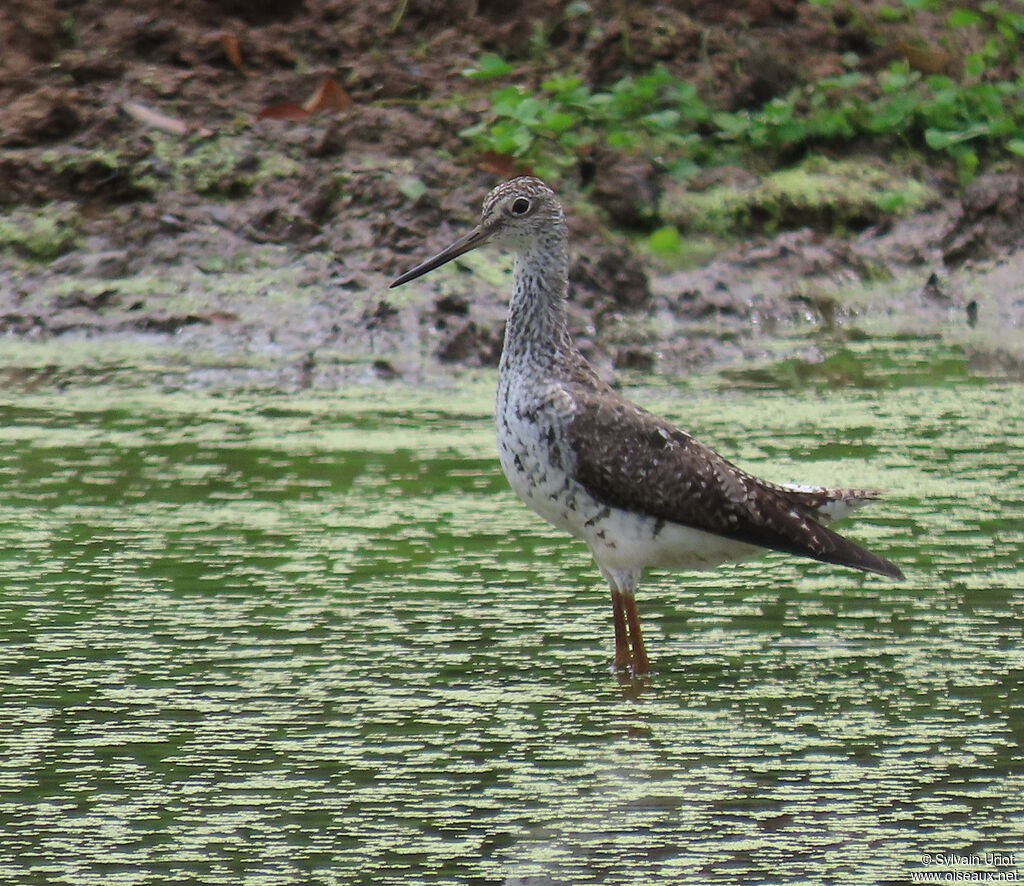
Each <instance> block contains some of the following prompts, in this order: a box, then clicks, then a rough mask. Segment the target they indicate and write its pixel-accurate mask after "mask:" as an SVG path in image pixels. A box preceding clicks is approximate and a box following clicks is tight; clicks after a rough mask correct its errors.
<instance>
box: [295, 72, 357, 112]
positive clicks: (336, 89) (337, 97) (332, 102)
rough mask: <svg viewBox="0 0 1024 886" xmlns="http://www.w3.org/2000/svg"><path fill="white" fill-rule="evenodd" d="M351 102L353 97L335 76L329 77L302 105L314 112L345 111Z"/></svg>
mask: <svg viewBox="0 0 1024 886" xmlns="http://www.w3.org/2000/svg"><path fill="white" fill-rule="evenodd" d="M350 104H352V99H351V98H350V97H349V94H348V93H347V92H345V90H344V88H343V87H342V85H341V84H340V83H339V82H338V81H337V80H335V79H334V78H333V77H328V78H327V79H326V80H324V81H323V82H322V83H321V84H320V85H319V86H318V87H317V88H316V91H315V92H314V93H313V94H312V95H311V96H310V97H309V98H308V99H306V101H305V102H303V105H302V107H304V108H305V109H306V110H307V111H309V113H311V114H313V113H315V112H316V111H343V110H345V108H347V107H348V106H349V105H350Z"/></svg>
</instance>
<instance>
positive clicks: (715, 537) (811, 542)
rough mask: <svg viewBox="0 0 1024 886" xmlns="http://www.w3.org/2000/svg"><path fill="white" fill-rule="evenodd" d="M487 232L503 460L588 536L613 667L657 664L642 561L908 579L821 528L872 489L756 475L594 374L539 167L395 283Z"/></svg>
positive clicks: (539, 505)
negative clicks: (570, 320) (797, 564)
mask: <svg viewBox="0 0 1024 886" xmlns="http://www.w3.org/2000/svg"><path fill="white" fill-rule="evenodd" d="M485 243H493V244H495V245H497V246H502V247H504V248H506V249H509V250H511V251H512V252H513V253H514V254H515V271H514V277H513V280H514V282H513V294H512V302H511V304H510V305H509V312H508V324H507V326H506V328H505V344H504V350H503V351H502V354H501V365H500V367H499V372H498V396H497V404H496V410H495V418H496V422H497V426H498V452H499V455H500V458H501V467H502V470H504V472H505V476H506V477H508V481H509V483H510V484H511V485H512V489H513V490H514V491H515V493H516V494H517V495H518V496H519V497H520V498H521V499H522V500H523V501H524V502H525V503H526V504H528V505H529V506H530V507H531V508H533V509H534V510H535V511H536V512H537V513H538V514H540V516H541V517H543V518H544V519H545V520H547V521H548V522H549V523H553V524H554V525H555V526H557V527H559V528H560V529H564V530H565V531H567V532H569V533H570V534H572V535H574V536H575V537H576V538H581V539H583V541H585V542H586V543H587V545H588V546H589V547H590V550H591V553H593V555H594V560H595V561H596V562H597V566H598V568H599V569H600V570H601V574H602V575H603V576H604V577H605V579H606V580H607V582H608V585H609V587H610V588H611V596H612V614H613V617H614V624H615V665H616V666H617V667H619V668H632V671H633V673H634V674H641V673H644V672H646V671H648V670H649V669H650V664H649V661H648V658H647V651H646V649H645V648H644V641H643V635H642V634H641V631H640V616H639V614H638V612H637V606H636V600H635V598H634V592H635V591H636V588H637V585H638V583H639V581H640V577H641V574H642V573H643V569H644V567H646V566H657V567H664V568H669V569H711V568H713V567H715V566H718V565H719V564H721V563H726V562H731V561H737V560H745V559H747V558H749V557H753V556H756V555H758V554H761V553H764V552H765V551H783V552H785V553H788V554H796V555H798V556H802V557H810V558H812V559H815V560H821V561H823V562H825V563H836V564H838V565H840V566H850V567H852V568H854V569H861V570H863V571H865V572H876V573H878V574H879V575H885V576H888V577H889V578H897V579H900V578H903V573H901V572H900V570H899V568H898V567H897V566H896V565H894V564H893V563H890V562H889V561H888V560H885V559H883V558H882V557H879V556H877V555H876V554H872V553H871V552H870V551H867V550H865V549H864V548H862V547H860V546H859V545H856V544H854V543H853V542H851V541H849V540H847V539H845V538H843V537H842V536H840V535H838V534H836V533H835V532H833V531H832V530H831V529H828V528H827V527H826V526H825V524H826V523H828V522H830V521H831V520H834V519H838V518H839V517H842V516H845V515H846V514H848V513H849V512H850V511H852V510H854V509H855V508H857V507H860V506H861V505H864V504H866V503H867V502H870V501H873V500H875V499H877V498H878V497H879V496H878V493H877V492H874V491H871V490H866V489H831V488H826V487H809V486H808V487H804V486H782V485H776V484H774V483H769V482H767V481H765V480H760V479H758V478H757V477H754V476H752V475H751V474H748V473H746V472H745V471H742V470H740V469H739V468H737V467H736V466H735V465H733V464H731V463H730V462H728V461H726V459H724V458H722V456H720V455H719V454H718V453H716V452H715V451H714V450H712V449H709V448H708V447H707V446H705V445H704V444H702V443H700V442H698V441H697V440H695V439H694V438H693V437H692V436H691V435H690V434H688V433H687V432H686V431H682V430H680V429H679V428H676V427H675V426H673V425H672V424H671V423H669V422H668V421H666V420H665V419H663V418H659V417H658V416H656V415H652V414H651V413H650V412H647V411H645V410H643V409H641V408H640V407H639V406H635V405H633V404H632V403H631V402H629V400H627V399H625V398H624V397H622V396H621V395H620V394H618V393H617V392H616V391H614V390H612V388H611V387H609V386H608V385H607V384H606V383H605V382H603V381H602V380H601V379H600V378H599V377H598V375H597V372H596V371H595V370H594V368H593V367H592V366H591V365H590V364H589V363H588V362H587V360H586V359H585V358H584V357H583V355H582V354H581V353H580V352H579V350H577V348H576V346H575V344H574V343H573V340H572V338H571V337H570V335H569V330H568V324H567V320H566V313H565V300H566V292H567V288H568V277H569V253H568V228H567V227H566V224H565V216H564V214H563V212H562V206H561V204H560V203H559V202H558V199H557V198H556V197H555V195H554V193H553V192H552V191H551V189H550V188H548V186H547V185H545V184H544V183H543V182H542V181H540V180H539V179H536V178H532V177H529V176H524V177H522V178H516V179H512V180H511V181H508V182H505V183H504V184H501V185H499V186H498V187H496V188H495V189H494V190H493V191H491V193H490V194H488V196H487V199H486V200H484V206H483V213H482V216H481V219H480V223H479V224H478V225H477V226H476V227H475V228H474V229H473V230H471V231H470V232H469V233H468V234H466V235H465V236H464V237H462V238H460V239H459V240H456V241H455V242H454V243H453V244H452V245H451V246H449V247H448V248H447V249H445V250H443V251H441V252H440V253H438V254H437V255H435V256H434V257H433V258H431V259H428V260H427V261H425V262H423V264H420V265H417V266H416V267H415V268H413V269H412V270H410V271H407V272H406V273H404V274H402V275H401V276H400V277H399V278H398V279H396V280H395V281H394V282H393V283H392V284H391V286H392V287H394V286H401V285H402V284H403V283H408V282H409V281H410V280H414V279H415V278H416V277H419V276H420V275H422V274H426V273H427V272H428V271H432V270H434V269H435V268H438V267H440V266H441V265H443V264H445V263H446V262H449V261H451V260H452V259H453V258H456V257H458V256H460V255H462V254H463V253H466V252H468V251H469V250H471V249H476V248H477V247H478V246H483V245H484V244H485ZM631 647H632V648H631Z"/></svg>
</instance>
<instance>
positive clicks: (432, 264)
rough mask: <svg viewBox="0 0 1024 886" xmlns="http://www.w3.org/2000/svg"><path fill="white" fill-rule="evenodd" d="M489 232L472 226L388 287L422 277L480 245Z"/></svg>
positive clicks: (484, 241)
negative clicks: (461, 235)
mask: <svg viewBox="0 0 1024 886" xmlns="http://www.w3.org/2000/svg"><path fill="white" fill-rule="evenodd" d="M490 236H491V232H490V231H488V230H485V229H484V228H482V227H480V226H477V227H475V228H473V230H472V231H470V232H469V233H468V234H466V236H465V237H459V239H458V240H456V241H455V242H454V243H453V244H452V245H451V246H449V247H448V248H447V249H442V250H441V251H440V252H439V253H438V254H437V255H435V256H434V257H433V258H428V259H427V260H426V261H425V262H423V264H421V265H416V267H415V268H412V269H411V270H409V271H406V272H405V273H404V274H402V276H401V277H398V278H396V279H395V281H394V282H393V283H392V284H391V285H390V286H389V287H388V289H394V288H395V287H396V286H401V285H402V284H403V283H408V282H409V281H410V280H415V279H416V278H417V277H422V276H423V275H424V274H426V273H428V272H429V271H432V270H434V268H439V267H441V265H443V264H447V263H448V262H450V261H451V260H452V259H453V258H458V257H459V256H460V255H464V254H465V253H467V252H469V251H470V250H471V249H476V248H477V247H478V246H482V245H483V244H484V243H486V242H487V240H488V239H489V238H490Z"/></svg>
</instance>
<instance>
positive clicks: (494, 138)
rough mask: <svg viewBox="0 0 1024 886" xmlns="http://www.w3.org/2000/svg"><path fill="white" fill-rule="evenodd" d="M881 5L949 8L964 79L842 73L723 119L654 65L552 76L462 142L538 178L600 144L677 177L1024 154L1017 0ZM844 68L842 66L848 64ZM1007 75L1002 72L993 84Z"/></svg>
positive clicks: (969, 171)
mask: <svg viewBox="0 0 1024 886" xmlns="http://www.w3.org/2000/svg"><path fill="white" fill-rule="evenodd" d="M828 2H829V0H818V5H827V3H828ZM887 8H889V9H890V10H891V11H892V12H893V14H894V15H895V14H896V13H899V15H900V16H901V17H911V16H913V15H916V14H929V15H937V14H939V13H940V12H942V10H943V9H948V11H947V12H946V14H945V18H944V21H945V24H946V26H947V27H948V28H949V29H951V30H953V31H964V32H967V31H970V32H971V34H970V37H971V41H970V42H971V44H972V45H975V46H977V47H978V48H977V49H976V50H975V51H974V52H972V53H970V54H968V55H967V57H966V58H965V59H964V64H963V74H962V76H959V77H958V78H954V77H952V76H950V75H946V74H931V75H927V76H925V75H922V74H920V73H919V72H917V71H915V70H912V69H911V68H910V66H909V64H908V63H907V62H905V61H899V62H894V63H893V64H892V65H891V66H890V67H889V68H888V69H887V70H884V71H882V72H880V73H878V74H870V75H869V74H865V73H861V72H859V71H855V70H852V71H848V72H846V73H844V74H841V75H838V76H834V77H827V78H823V79H821V80H818V81H815V82H812V83H807V84H804V85H801V86H798V87H796V88H794V89H792V90H790V91H789V92H788V93H786V94H785V95H780V96H776V97H774V98H772V99H770V100H769V101H767V102H766V103H765V104H764V105H762V106H761V107H760V108H757V109H754V110H741V111H727V110H724V109H716V108H712V107H709V106H708V105H707V104H706V103H705V102H704V101H703V100H702V99H701V98H700V96H699V95H698V94H697V91H696V88H695V87H694V86H693V85H692V84H690V83H688V82H686V81H684V80H680V79H678V78H675V77H673V76H672V75H671V74H670V73H669V72H668V71H667V70H665V69H664V68H661V67H658V68H655V69H653V70H651V71H650V72H648V73H646V74H643V75H640V76H629V77H625V78H623V79H622V80H620V81H619V82H618V83H616V84H615V85H614V86H612V87H611V88H610V89H608V90H605V91H596V92H595V91H592V90H591V89H590V87H589V86H588V85H587V84H586V83H585V82H584V81H583V80H582V79H581V78H580V77H575V76H566V75H562V74H556V75H553V76H550V77H549V78H548V79H546V80H544V81H543V82H542V83H541V85H540V88H539V90H531V89H528V88H526V87H524V86H521V85H505V86H501V87H499V88H497V89H495V90H493V91H492V92H491V94H490V102H491V104H490V108H489V110H488V111H487V112H486V113H485V114H484V116H483V118H482V119H481V120H480V122H479V123H477V124H475V125H473V126H470V127H468V128H467V129H464V130H463V131H462V133H461V134H462V135H463V137H465V138H466V139H468V140H469V141H470V142H471V143H473V144H474V145H475V146H477V147H478V148H480V149H483V150H485V151H492V152H494V153H496V154H502V155H507V156H510V157H512V158H514V159H515V160H516V161H518V162H519V163H520V164H522V165H523V166H529V167H532V168H533V169H534V170H535V171H536V172H537V173H538V174H539V175H542V176H551V175H557V174H558V173H559V172H560V171H561V170H563V169H565V168H567V167H569V166H572V165H573V164H574V163H576V162H577V160H578V159H579V158H580V156H581V155H583V154H585V153H586V151H588V150H589V148H590V146H591V145H593V144H594V143H595V142H597V141H599V140H600V141H602V142H604V143H606V144H607V145H609V146H612V147H615V148H619V149H621V150H623V151H626V152H637V153H641V152H642V153H644V154H647V155H649V156H654V157H657V158H658V159H659V160H660V161H661V162H662V163H663V165H664V166H666V167H667V168H668V169H669V170H670V171H672V172H673V173H674V174H675V175H676V176H678V177H680V178H687V177H689V176H690V175H692V174H693V173H694V172H695V170H696V169H697V168H698V167H699V166H714V165H721V164H724V163H730V162H736V161H737V160H738V161H741V162H750V163H755V164H757V165H763V164H764V162H765V160H766V159H767V160H768V161H769V162H771V161H772V159H773V158H774V160H776V161H779V160H780V159H781V160H786V161H790V160H792V158H793V157H794V156H799V155H800V154H801V153H804V152H806V151H807V150H808V149H810V148H813V147H814V146H816V145H821V144H830V145H842V144H844V143H852V142H855V141H856V142H858V143H872V142H874V143H876V144H877V145H878V146H879V147H883V148H884V147H885V146H886V144H887V143H888V144H889V145H898V146H903V147H911V148H913V149H916V150H922V151H926V152H927V151H934V152H938V153H940V154H943V155H946V156H948V157H949V158H950V159H951V161H952V162H953V164H954V165H955V168H956V170H957V173H958V175H959V177H960V180H961V181H962V182H967V181H969V180H970V179H971V178H972V177H973V176H974V175H975V173H976V172H977V170H978V168H979V166H980V165H981V164H982V162H983V161H984V160H986V159H989V158H993V159H994V158H998V157H1000V156H1005V155H1006V154H1016V155H1022V156H1024V100H1022V96H1024V74H1022V73H1020V66H1019V64H1017V63H1018V62H1019V60H1020V55H1021V49H1020V46H1021V44H1022V41H1024V3H1022V2H1020V0H1011V2H1010V3H1006V2H1003V3H1000V2H997V0H986V2H983V3H981V4H980V6H979V7H978V8H976V9H975V8H968V7H963V6H951V5H949V4H945V5H944V4H943V3H942V2H941V0H901V2H900V5H899V6H897V7H887ZM975 31H977V32H978V33H974V32H975ZM849 61H850V63H851V66H852V65H855V64H856V62H857V59H856V57H853V58H852V59H850V60H849ZM1006 70H1009V71H1011V74H1010V75H1009V76H1006V75H1005V73H1004V74H1003V75H1002V76H999V72H1000V71H1004V72H1005V71H1006ZM513 72H514V68H513V66H512V65H511V64H509V63H508V62H506V61H505V60H504V59H502V58H500V57H499V56H495V55H486V56H483V57H481V59H480V62H479V63H478V65H477V67H475V68H470V69H468V70H466V71H464V72H463V73H464V74H465V75H466V76H467V77H471V78H474V79H487V78H491V77H498V76H501V77H505V76H508V75H509V74H511V73H513Z"/></svg>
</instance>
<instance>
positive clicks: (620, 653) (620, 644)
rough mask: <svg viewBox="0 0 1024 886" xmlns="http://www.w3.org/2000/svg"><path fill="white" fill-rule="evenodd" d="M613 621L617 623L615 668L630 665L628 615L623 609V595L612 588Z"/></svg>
mask: <svg viewBox="0 0 1024 886" xmlns="http://www.w3.org/2000/svg"><path fill="white" fill-rule="evenodd" d="M612 619H613V620H614V621H615V667H617V668H628V667H629V665H630V661H631V658H630V655H629V636H628V635H627V634H626V613H625V610H624V609H623V608H622V594H620V593H619V592H618V591H617V590H615V588H612Z"/></svg>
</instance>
